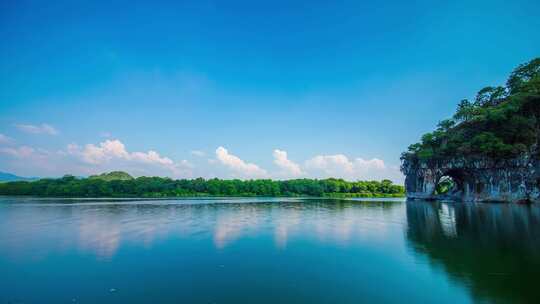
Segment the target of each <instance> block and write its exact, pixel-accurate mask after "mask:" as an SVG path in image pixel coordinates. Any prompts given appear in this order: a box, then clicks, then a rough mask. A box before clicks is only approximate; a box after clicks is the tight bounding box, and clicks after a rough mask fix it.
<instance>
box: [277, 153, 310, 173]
mask: <svg viewBox="0 0 540 304" xmlns="http://www.w3.org/2000/svg"><path fill="white" fill-rule="evenodd" d="M272 155H273V156H274V164H276V166H278V167H279V168H280V169H281V172H280V173H279V175H281V176H282V177H297V176H300V175H302V174H304V172H303V171H302V169H301V168H300V165H298V164H297V163H295V162H293V161H291V160H289V159H288V157H287V152H286V151H282V150H278V149H276V150H274V152H273V153H272Z"/></svg>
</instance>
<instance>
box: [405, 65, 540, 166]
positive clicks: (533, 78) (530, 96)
mask: <svg viewBox="0 0 540 304" xmlns="http://www.w3.org/2000/svg"><path fill="white" fill-rule="evenodd" d="M539 137H540V58H535V59H533V60H531V61H529V62H528V63H525V64H522V65H520V66H518V67H517V68H516V69H515V70H514V71H513V72H512V73H511V74H510V76H509V78H508V80H507V82H506V85H505V86H504V87H502V86H497V87H486V88H483V89H481V90H480V91H479V92H478V93H477V95H476V97H475V98H474V100H473V101H470V100H467V99H464V100H462V101H461V102H460V103H459V104H458V108H457V111H456V113H455V114H454V115H453V117H452V118H450V119H446V120H443V121H441V122H440V123H439V124H438V126H437V129H436V130H435V131H434V132H431V133H427V134H425V135H423V136H422V139H421V141H420V142H419V143H416V144H413V145H411V146H409V148H408V151H407V152H405V153H403V154H402V160H405V159H406V160H409V161H421V162H425V161H437V160H441V159H448V158H456V157H471V156H478V157H490V158H495V159H506V158H513V157H518V156H520V155H522V154H525V153H528V154H529V155H532V156H534V157H538V149H537V145H538V139H539Z"/></svg>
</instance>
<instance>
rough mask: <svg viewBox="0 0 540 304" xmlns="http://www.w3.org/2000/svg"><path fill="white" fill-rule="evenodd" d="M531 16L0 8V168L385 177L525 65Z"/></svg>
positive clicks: (455, 7) (67, 5) (420, 9)
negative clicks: (424, 139) (459, 109)
mask: <svg viewBox="0 0 540 304" xmlns="http://www.w3.org/2000/svg"><path fill="white" fill-rule="evenodd" d="M178 2H180V1H178ZM539 11H540V3H539V2H538V1H512V2H509V1H448V2H446V3H444V2H440V3H434V2H433V1H415V2H404V1H384V2H383V1H363V2H361V1H331V2H330V1H268V2H265V3H261V2H260V1H219V2H217V1H193V2H181V3H176V2H175V1H171V2H159V1H152V2H146V3H132V1H65V2H63V1H47V2H46V1H2V2H1V3H0V39H1V41H2V43H1V44H0V134H1V136H0V171H9V172H13V173H17V174H21V175H31V176H61V175H63V174H66V173H71V174H75V175H88V174H93V173H97V172H101V171H107V170H114V169H122V170H127V171H128V172H130V173H132V174H134V175H137V176H138V175H168V176H172V177H197V176H203V177H214V176H216V177H222V178H231V177H238V178H254V177H272V178H291V177H327V176H336V177H344V178H346V179H381V178H390V179H392V180H394V181H397V182H400V181H402V176H401V174H400V173H399V170H398V166H399V155H400V153H401V152H402V151H403V150H404V149H406V147H407V146H408V145H409V144H410V143H413V142H415V141H417V140H418V139H419V138H420V136H421V135H422V134H423V133H425V132H427V131H430V130H431V129H432V128H433V127H434V126H435V125H436V123H437V122H438V121H439V120H442V119H444V118H446V117H448V116H450V115H451V114H452V113H453V111H454V109H455V106H456V104H457V102H458V101H459V100H460V99H462V98H470V97H472V96H474V94H475V92H476V91H478V90H479V89H481V88H482V87H484V86H486V85H495V84H503V83H504V81H505V79H506V76H507V75H508V74H509V73H510V72H511V70H512V69H513V68H514V67H515V66H517V65H518V64H520V63H523V62H526V61H528V60H530V59H532V58H533V57H537V56H539V55H540V39H539V37H540V18H538V12H539ZM220 147H221V148H222V149H220ZM276 150H277V151H276ZM149 151H153V152H149ZM283 152H285V153H283Z"/></svg>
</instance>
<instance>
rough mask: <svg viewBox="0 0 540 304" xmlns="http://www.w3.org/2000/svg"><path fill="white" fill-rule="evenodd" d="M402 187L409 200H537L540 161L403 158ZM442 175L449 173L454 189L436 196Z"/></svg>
mask: <svg viewBox="0 0 540 304" xmlns="http://www.w3.org/2000/svg"><path fill="white" fill-rule="evenodd" d="M401 171H402V172H403V173H404V174H405V190H406V192H407V197H408V198H410V199H427V200H430V199H438V200H452V201H464V202H497V201H498V202H540V189H539V186H540V161H539V160H538V159H536V158H533V157H530V156H527V155H525V156H523V157H520V158H516V159H510V160H494V159H489V158H467V159H448V160H439V161H429V162H420V161H411V160H408V159H405V160H403V163H402V166H401ZM443 176H450V177H451V178H452V179H453V180H454V183H455V185H456V186H455V187H454V189H452V190H451V191H449V192H448V193H446V194H444V195H437V194H436V193H435V188H436V186H437V183H438V182H439V181H440V179H441V178H442V177H443Z"/></svg>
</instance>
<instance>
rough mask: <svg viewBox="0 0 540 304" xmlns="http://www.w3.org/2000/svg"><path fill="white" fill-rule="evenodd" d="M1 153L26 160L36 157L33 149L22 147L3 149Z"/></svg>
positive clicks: (0, 150)
mask: <svg viewBox="0 0 540 304" xmlns="http://www.w3.org/2000/svg"><path fill="white" fill-rule="evenodd" d="M0 153H3V154H7V155H9V156H12V157H16V158H25V157H30V156H32V155H34V153H35V150H34V148H32V147H28V146H21V147H17V148H1V149H0Z"/></svg>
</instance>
